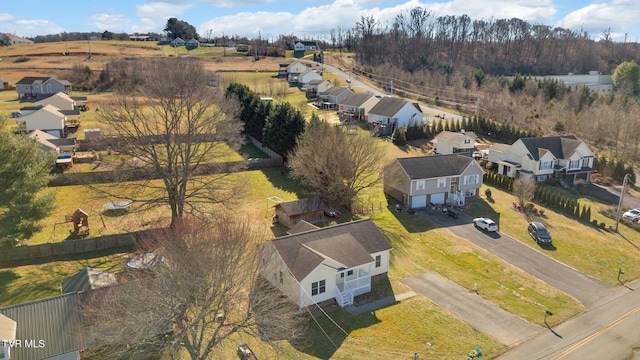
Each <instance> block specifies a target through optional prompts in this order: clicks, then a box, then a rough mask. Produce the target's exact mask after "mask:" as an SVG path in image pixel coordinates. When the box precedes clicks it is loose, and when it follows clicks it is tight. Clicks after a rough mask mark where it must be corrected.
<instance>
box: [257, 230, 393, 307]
mask: <svg viewBox="0 0 640 360" xmlns="http://www.w3.org/2000/svg"><path fill="white" fill-rule="evenodd" d="M259 250H260V258H261V259H260V268H259V273H260V274H261V275H262V276H263V277H264V278H265V279H267V280H268V281H269V282H270V283H271V284H272V285H273V286H274V287H276V288H277V289H279V290H280V291H282V293H283V294H284V295H286V296H287V297H288V298H289V299H290V300H291V301H293V302H294V303H295V304H296V305H298V306H299V307H300V308H304V307H307V306H311V305H314V304H318V303H322V302H325V301H333V300H334V299H335V301H336V302H337V303H338V305H340V306H348V305H351V304H353V298H354V297H355V296H358V295H362V294H365V293H368V292H370V291H371V279H372V278H373V277H378V276H386V274H387V271H388V269H389V255H390V252H391V245H390V244H389V241H388V240H387V238H386V237H385V236H384V234H382V232H381V231H380V230H379V229H378V228H377V227H376V225H375V224H374V223H373V221H371V220H370V219H362V220H357V221H352V222H347V223H342V224H338V225H335V226H329V227H325V228H319V229H315V230H310V231H305V232H301V233H297V234H293V235H288V236H283V237H279V238H276V239H273V240H271V241H268V242H266V243H263V244H261V245H260V246H259Z"/></svg>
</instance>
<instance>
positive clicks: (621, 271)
mask: <svg viewBox="0 0 640 360" xmlns="http://www.w3.org/2000/svg"><path fill="white" fill-rule="evenodd" d="M620 275H624V270H622V268H620V269H619V270H618V282H619V283H620V284H622V280H620Z"/></svg>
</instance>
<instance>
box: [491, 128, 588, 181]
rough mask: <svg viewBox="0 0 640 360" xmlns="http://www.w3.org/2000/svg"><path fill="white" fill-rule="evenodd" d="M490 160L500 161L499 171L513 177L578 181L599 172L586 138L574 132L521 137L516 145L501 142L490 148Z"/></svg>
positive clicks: (496, 162) (585, 179)
mask: <svg viewBox="0 0 640 360" xmlns="http://www.w3.org/2000/svg"><path fill="white" fill-rule="evenodd" d="M488 159H489V161H491V162H493V163H494V164H498V173H499V174H502V175H505V176H508V177H511V178H524V179H533V180H535V181H536V182H544V181H547V180H549V179H557V180H558V181H561V182H564V183H567V184H575V183H576V181H578V180H582V181H584V182H586V183H588V182H589V176H590V174H591V173H593V172H595V170H594V169H593V161H594V160H595V155H594V154H593V152H592V151H591V150H590V149H589V147H587V145H586V144H585V143H584V141H582V140H579V139H577V138H576V137H575V136H573V135H568V136H550V137H542V138H521V139H518V140H517V141H516V142H514V143H513V144H512V145H504V144H497V145H494V146H492V147H490V148H489V158H488Z"/></svg>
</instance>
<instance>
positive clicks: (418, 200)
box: [411, 195, 427, 209]
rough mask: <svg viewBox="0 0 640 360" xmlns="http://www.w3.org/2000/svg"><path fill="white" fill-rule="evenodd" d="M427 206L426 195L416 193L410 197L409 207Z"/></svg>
mask: <svg viewBox="0 0 640 360" xmlns="http://www.w3.org/2000/svg"><path fill="white" fill-rule="evenodd" d="M423 207H427V195H418V196H413V197H411V208H412V209H417V208H423Z"/></svg>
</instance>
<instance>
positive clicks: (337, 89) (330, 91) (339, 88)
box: [320, 86, 352, 96]
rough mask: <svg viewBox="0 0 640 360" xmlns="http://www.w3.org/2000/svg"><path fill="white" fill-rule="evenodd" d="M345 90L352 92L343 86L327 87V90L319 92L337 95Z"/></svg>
mask: <svg viewBox="0 0 640 360" xmlns="http://www.w3.org/2000/svg"><path fill="white" fill-rule="evenodd" d="M345 91H349V92H352V91H351V90H350V89H349V88H346V87H344V86H333V87H330V88H329V89H327V91H323V92H321V93H320V95H323V96H338V95H340V94H342V93H343V92H345Z"/></svg>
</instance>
